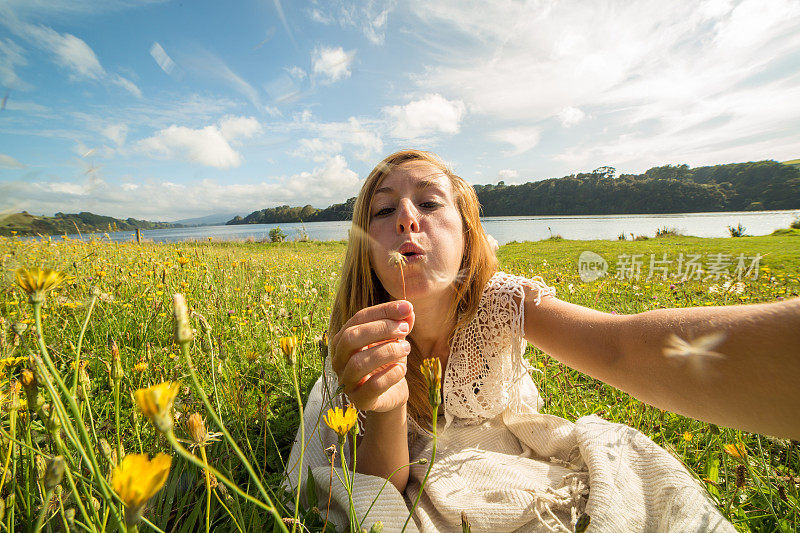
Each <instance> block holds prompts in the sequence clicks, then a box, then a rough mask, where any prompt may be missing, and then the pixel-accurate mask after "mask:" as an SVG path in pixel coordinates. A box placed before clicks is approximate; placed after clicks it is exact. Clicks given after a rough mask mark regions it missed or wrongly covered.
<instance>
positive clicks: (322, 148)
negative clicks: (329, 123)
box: [290, 137, 342, 163]
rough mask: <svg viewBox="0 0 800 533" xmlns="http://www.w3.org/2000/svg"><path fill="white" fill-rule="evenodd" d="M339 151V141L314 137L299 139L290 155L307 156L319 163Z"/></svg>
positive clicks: (340, 149) (340, 147)
mask: <svg viewBox="0 0 800 533" xmlns="http://www.w3.org/2000/svg"><path fill="white" fill-rule="evenodd" d="M341 151H342V145H341V143H339V142H337V141H335V140H332V139H320V138H319V137H316V138H314V139H300V141H299V143H298V147H297V148H296V149H295V150H294V151H292V152H291V153H290V155H293V156H295V157H304V158H308V159H311V160H312V161H315V162H318V163H319V162H321V161H325V160H326V159H328V158H330V157H331V156H333V155H334V154H338V153H339V152H341Z"/></svg>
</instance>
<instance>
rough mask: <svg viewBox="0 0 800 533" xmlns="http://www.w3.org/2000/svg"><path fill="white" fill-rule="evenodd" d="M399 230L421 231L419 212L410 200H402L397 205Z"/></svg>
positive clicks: (402, 231)
mask: <svg viewBox="0 0 800 533" xmlns="http://www.w3.org/2000/svg"><path fill="white" fill-rule="evenodd" d="M397 231H398V232H399V233H405V232H416V231H419V212H418V211H417V210H416V208H415V207H414V204H413V203H412V202H411V201H410V200H401V201H400V204H399V205H398V206H397Z"/></svg>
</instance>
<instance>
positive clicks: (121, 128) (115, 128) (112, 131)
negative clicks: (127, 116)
mask: <svg viewBox="0 0 800 533" xmlns="http://www.w3.org/2000/svg"><path fill="white" fill-rule="evenodd" d="M101 133H102V134H103V135H105V136H106V137H108V138H109V139H111V140H112V141H114V142H115V143H116V144H117V146H122V145H123V144H125V137H126V136H127V135H128V126H126V125H125V124H111V125H110V126H106V127H105V128H103V130H102V131H101Z"/></svg>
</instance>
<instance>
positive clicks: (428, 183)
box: [374, 179, 444, 194]
mask: <svg viewBox="0 0 800 533" xmlns="http://www.w3.org/2000/svg"><path fill="white" fill-rule="evenodd" d="M428 187H432V188H434V189H436V191H437V192H440V193H444V191H443V190H442V188H441V187H440V186H439V183H438V181H437V180H435V179H432V180H424V181H420V182H418V183H417V185H416V186H415V187H414V188H415V189H417V190H420V189H426V188H428ZM393 192H395V190H394V189H392V188H391V187H380V188H378V189H376V190H375V193H374V194H379V193H384V194H391V193H393Z"/></svg>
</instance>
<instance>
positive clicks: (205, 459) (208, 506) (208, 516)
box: [200, 446, 211, 533]
mask: <svg viewBox="0 0 800 533" xmlns="http://www.w3.org/2000/svg"><path fill="white" fill-rule="evenodd" d="M200 454H201V455H202V456H203V463H204V464H205V465H206V467H205V469H204V470H203V472H205V475H206V533H208V532H209V531H210V528H209V520H210V519H211V474H210V473H209V472H208V457H207V456H206V448H205V446H200Z"/></svg>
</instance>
